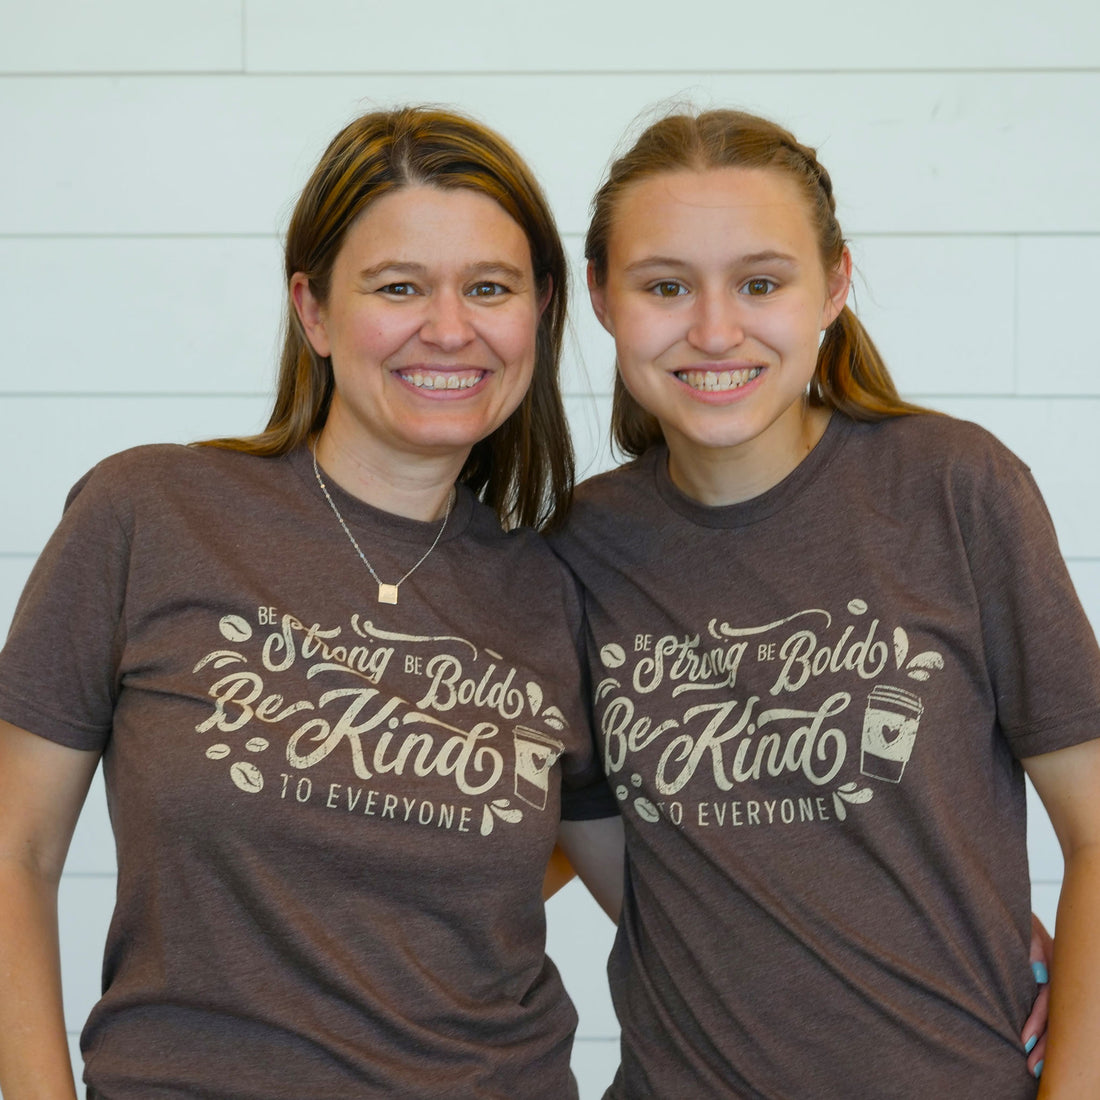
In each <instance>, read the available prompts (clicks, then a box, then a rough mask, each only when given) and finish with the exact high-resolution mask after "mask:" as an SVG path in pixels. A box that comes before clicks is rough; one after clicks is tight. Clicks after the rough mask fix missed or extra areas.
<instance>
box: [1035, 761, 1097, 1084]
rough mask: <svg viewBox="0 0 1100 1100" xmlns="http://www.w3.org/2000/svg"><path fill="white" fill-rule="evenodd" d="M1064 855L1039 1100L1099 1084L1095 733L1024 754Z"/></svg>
mask: <svg viewBox="0 0 1100 1100" xmlns="http://www.w3.org/2000/svg"><path fill="white" fill-rule="evenodd" d="M1023 765H1024V767H1025V768H1026V769H1027V773H1028V775H1029V776H1030V777H1031V781H1032V782H1033V783H1034V784H1035V789H1036V791H1038V793H1039V797H1040V798H1041V799H1042V800H1043V805H1044V806H1045V807H1046V809H1047V812H1048V813H1049V814H1050V820H1051V823H1052V824H1053V826H1054V831H1055V832H1056V833H1057V835H1058V842H1059V843H1060V844H1061V846H1062V853H1063V855H1064V856H1065V864H1066V866H1065V876H1064V878H1063V880H1062V892H1061V897H1060V898H1059V901H1058V938H1057V942H1056V943H1055V946H1054V965H1053V966H1052V968H1051V977H1052V978H1053V979H1054V981H1052V983H1051V991H1050V1029H1049V1036H1048V1042H1047V1054H1046V1059H1045V1062H1044V1066H1043V1076H1042V1085H1041V1086H1040V1089H1039V1096H1040V1098H1041V1100H1055V1098H1056V1097H1066V1098H1067V1100H1073V1098H1078V1097H1082V1096H1089V1095H1092V1094H1094V1093H1095V1092H1096V1089H1097V1085H1098V1083H1100V1044H1097V1042H1096V1036H1097V1035H1100V919H1098V917H1100V798H1097V791H1100V740H1098V741H1088V742H1085V743H1084V744H1081V745H1074V746H1073V747H1071V748H1068V749H1061V750H1059V751H1058V752H1052V753H1046V754H1044V755H1042V756H1033V757H1029V758H1028V759H1026V760H1024V761H1023Z"/></svg>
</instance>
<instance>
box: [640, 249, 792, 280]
mask: <svg viewBox="0 0 1100 1100" xmlns="http://www.w3.org/2000/svg"><path fill="white" fill-rule="evenodd" d="M736 262H737V263H738V264H759V263H780V264H786V265H787V266H789V267H797V266H798V259H797V257H795V256H792V255H790V253H787V252H778V251H776V250H775V249H765V250H764V251H762V252H748V253H746V254H745V255H744V256H738V257H737V260H736ZM690 266H691V264H689V263H688V262H687V261H686V260H681V259H677V257H675V256H646V257H645V258H644V259H641V260H635V261H634V263H632V264H627V265H626V267H625V268H624V270H625V271H626V272H627V274H631V273H633V272H635V271H645V270H647V269H649V268H651V267H671V268H685V267H690Z"/></svg>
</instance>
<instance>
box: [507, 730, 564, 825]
mask: <svg viewBox="0 0 1100 1100" xmlns="http://www.w3.org/2000/svg"><path fill="white" fill-rule="evenodd" d="M512 733H513V744H514V745H515V751H516V797H517V798H521V799H523V801H524V802H526V803H527V805H528V806H534V808H535V809H536V810H545V809H546V796H547V794H548V793H549V790H550V769H551V768H552V767H553V765H554V761H556V760H557V758H558V757H559V756H561V754H562V752H563V751H564V749H565V746H564V745H563V744H562V743H561V742H560V741H556V740H555V739H554V738H553V737H547V736H546V734H544V733H539V731H538V730H532V729H528V728H527V727H526V726H515V727H513V730H512Z"/></svg>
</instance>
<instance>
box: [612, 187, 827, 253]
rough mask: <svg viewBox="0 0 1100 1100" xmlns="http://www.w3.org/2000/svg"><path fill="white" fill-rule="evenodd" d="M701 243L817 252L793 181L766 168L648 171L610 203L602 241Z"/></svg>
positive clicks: (672, 247) (648, 246)
mask: <svg viewBox="0 0 1100 1100" xmlns="http://www.w3.org/2000/svg"><path fill="white" fill-rule="evenodd" d="M703 243H706V244H708V245H709V246H710V247H712V248H720V247H723V246H724V245H726V244H728V245H730V246H731V247H736V248H737V249H738V250H740V249H741V248H742V247H747V246H749V245H750V244H751V245H753V247H752V250H753V251H756V250H758V249H757V247H756V246H758V245H759V246H763V245H765V244H767V245H769V246H775V245H778V244H782V245H783V246H784V247H785V248H787V249H789V250H798V251H802V250H810V251H816V248H817V242H816V235H815V231H814V226H813V224H812V221H811V218H810V211H809V205H808V203H807V202H806V199H805V198H804V196H803V194H802V192H801V190H800V189H799V187H798V184H797V183H796V182H795V181H794V180H793V179H792V178H791V177H790V176H789V175H788V174H787V173H785V172H781V171H778V170H775V169H770V168H708V169H704V170H702V171H692V170H679V171H675V172H662V173H659V174H658V175H655V176H648V177H646V178H645V179H642V180H639V181H638V182H637V183H634V184H631V185H630V186H629V187H628V188H627V189H626V190H625V191H624V193H623V194H622V196H621V198H620V199H619V201H618V203H617V204H616V206H615V209H614V213H613V217H612V221H611V235H610V240H609V248H610V251H611V252H613V253H618V254H619V255H620V256H621V255H622V254H623V253H628V254H634V253H636V252H639V251H641V252H648V251H650V250H653V249H656V250H658V251H660V252H661V253H662V254H667V253H674V252H678V251H680V250H682V249H684V248H687V247H694V246H697V245H700V244H703Z"/></svg>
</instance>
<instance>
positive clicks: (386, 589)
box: [311, 441, 457, 603]
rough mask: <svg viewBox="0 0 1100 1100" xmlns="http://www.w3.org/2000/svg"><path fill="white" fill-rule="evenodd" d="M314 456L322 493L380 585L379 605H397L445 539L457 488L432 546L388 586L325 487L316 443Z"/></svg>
mask: <svg viewBox="0 0 1100 1100" xmlns="http://www.w3.org/2000/svg"><path fill="white" fill-rule="evenodd" d="M311 451H312V454H313V476H314V477H315V478H317V484H318V485H320V486H321V492H322V493H324V494H325V500H327V501H328V504H329V507H330V508H331V509H332V514H333V515H334V516H335V517H336V518H337V519H338V520H339V521H340V526H341V527H343V529H344V534H345V535H347V536H348V541H349V542H350V543H351V544H352V546H354V547H355V552H356V553H357V554H358V555H359V557H360V558H361V559H362V562H363V564H364V565H365V566H366V567H367V569H369V570H370V575H371V576H372V577H373V578H374V579H375V581H376V582H377V584H378V602H379V603H397V590H398V589H399V588H400V587H401V585H403V584H404V583H405V581H407V580H408V579H409V577H411V576H412V575H413V574H414V573H415V572H416V571H417V570H418V569H419V568H420V567H421V566H422V565H423V564H424V562H426V561H427V560H428V556H429V555H430V554H431V552H432V551H433V550H434V549H435V548H436V547H437V546H438V545H439V540H440V539H441V538H442V537H443V532H444V531H445V530H446V529H447V520H449V519H450V518H451V508H452V507H453V506H454V502H455V496H456V495H457V494H456V493H455V487H454V486H453V485H452V486H451V491H450V494H449V495H448V496H447V508H446V511H444V513H443V525H442V526H441V527H440V528H439V531H438V532H437V533H436V536H435V539H434V541H433V542H432V544H431V546H429V547H428V549H427V550H426V551H424V555H423V557H421V559H420V560H419V561H418V562H417V563H416V565H414V566H413V567H412V568H411V569H410V570H409V571H408V572H407V573H406V574H405V575H404V576H403V577H402V578H401V579H400V580H399V581H398V582H397V583H396V584H386V582H385V581H384V580H382V578H381V577H380V576H379V575H378V574H377V573H376V572H375V571H374V566H373V565H371V563H370V562H369V561H367V555H366V554H364V553H363V551H362V550H361V549H360V547H359V543H357V542H356V541H355V536H354V535H353V534H352V533H351V531H349V530H348V525H347V524H346V523H345V522H344V517H343V516H342V515H340V509H339V508H337V507H336V501H334V500H333V499H332V497H331V496H330V495H329V491H328V486H326V485H325V483H324V480H323V479H322V477H321V470H320V468H319V467H318V465H317V443H316V441H314V443H313V447H312V448H311Z"/></svg>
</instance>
